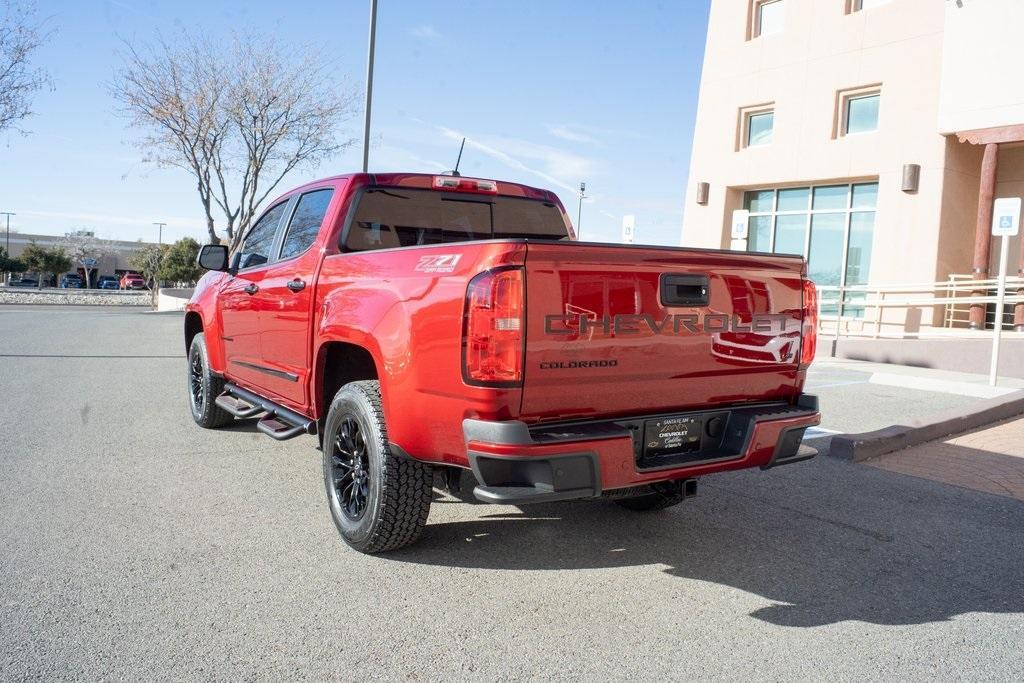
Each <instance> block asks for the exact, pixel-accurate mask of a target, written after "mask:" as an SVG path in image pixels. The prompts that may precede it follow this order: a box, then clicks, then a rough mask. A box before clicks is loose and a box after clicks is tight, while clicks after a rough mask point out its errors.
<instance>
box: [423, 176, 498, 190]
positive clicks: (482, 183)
mask: <svg viewBox="0 0 1024 683" xmlns="http://www.w3.org/2000/svg"><path fill="white" fill-rule="evenodd" d="M434 189H435V190H448V191H449V192H475V193H477V194H497V193H498V183H496V182H494V181H493V180H482V179H480V178H463V177H461V176H450V175H436V176H434Z"/></svg>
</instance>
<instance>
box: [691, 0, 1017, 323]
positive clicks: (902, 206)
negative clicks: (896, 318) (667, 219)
mask: <svg viewBox="0 0 1024 683" xmlns="http://www.w3.org/2000/svg"><path fill="white" fill-rule="evenodd" d="M1022 29H1024V1H1021V0H946V1H945V2H938V1H936V0H712V5H711V15H710V22H709V26H708V37H707V46H706V49H705V55H704V67H703V74H702V79H701V87H700V103H699V108H698V113H697V122H696V130H695V133H694V140H693V156H692V161H691V166H690V178H691V183H690V187H689V188H688V191H687V197H686V206H685V218H684V222H683V231H682V241H683V244H685V245H687V246H699V247H715V248H730V247H731V248H736V249H747V250H751V251H767V252H788V253H798V254H803V255H805V256H806V257H807V258H808V260H809V272H810V275H811V277H812V278H813V279H814V280H815V281H816V282H817V283H818V284H820V285H855V284H872V285H876V284H877V285H883V284H897V283H930V282H937V281H944V280H946V279H947V278H948V277H949V276H950V275H964V276H968V277H969V276H971V274H976V275H977V276H978V277H983V276H987V275H988V274H990V273H992V274H993V275H994V272H993V271H994V269H995V268H997V267H998V258H997V253H995V249H996V247H997V245H996V244H995V241H994V240H990V239H989V222H990V220H991V211H992V198H993V196H995V197H1003V196H1022V195H1024V77H1022V76H1021V73H1020V64H1021V57H1020V36H1021V31H1022ZM736 210H741V211H742V210H747V211H749V216H748V218H747V227H748V229H747V237H746V239H745V240H738V241H736V242H735V243H733V242H732V240H731V234H730V233H731V231H730V226H731V223H732V221H733V217H734V211H736ZM738 217H742V214H739V215H738ZM994 253H995V255H994ZM1011 253H1012V254H1013V257H1012V261H1011V264H1012V265H1011V268H1010V273H1011V274H1015V273H1016V272H1017V268H1018V265H1019V266H1020V267H1021V268H1024V252H1022V251H1021V245H1020V239H1019V238H1014V242H1013V244H1012V251H1011ZM1018 260H1020V263H1019V264H1018ZM1019 309H1020V310H1019V311H1018V315H1019V317H1020V318H1021V320H1020V322H1022V323H1024V305H1022V306H1020V307H1019ZM826 312H828V311H826ZM831 312H832V314H833V315H834V313H835V310H834V308H833V309H832V311H831ZM844 313H845V314H846V315H850V316H858V315H863V314H864V311H863V310H858V309H857V308H856V307H851V309H850V310H848V311H845V312H844ZM925 315H926V317H927V316H928V315H930V313H928V312H926V313H925ZM983 315H984V311H983V310H981V309H980V307H979V308H978V310H974V311H972V322H973V323H974V324H975V325H977V324H979V323H982V322H983V320H984V318H983ZM922 322H923V323H924V324H925V325H927V324H928V323H929V320H927V319H926V320H924V321H922ZM931 322H932V323H933V324H941V322H940V321H937V320H933V321H931Z"/></svg>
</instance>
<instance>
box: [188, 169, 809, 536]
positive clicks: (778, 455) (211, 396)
mask: <svg viewBox="0 0 1024 683" xmlns="http://www.w3.org/2000/svg"><path fill="white" fill-rule="evenodd" d="M199 264H200V265H201V266H203V267H204V268H206V269H208V270H209V271H211V272H208V273H206V274H205V275H204V276H203V278H202V279H201V280H200V282H199V284H198V286H197V287H196V290H195V294H194V295H193V297H192V299H191V301H190V302H189V303H188V306H187V308H186V315H185V330H184V331H185V347H186V350H187V354H188V397H189V402H190V405H191V409H192V416H193V417H194V419H195V421H196V422H197V423H198V424H199V425H200V426H202V427H206V428H214V427H219V426H222V425H226V424H228V423H230V422H231V421H232V420H234V419H236V418H243V419H245V418H257V417H258V418H259V420H258V422H256V428H257V429H258V430H259V431H261V432H263V433H265V434H267V435H269V436H271V437H273V438H275V439H288V438H291V437H295V436H298V435H300V434H312V435H317V436H318V438H319V442H320V449H321V450H322V452H323V475H324V482H325V485H326V489H327V501H328V508H329V510H330V514H331V517H332V518H333V521H334V523H335V525H336V526H337V528H338V530H339V531H340V533H341V536H342V537H343V538H344V540H345V541H346V542H347V543H348V544H349V545H350V546H352V547H353V548H355V549H357V550H359V551H362V552H367V553H374V552H381V551H387V550H392V549H395V548H399V547H401V546H404V545H407V544H409V543H411V542H413V541H414V540H416V538H417V537H418V536H419V535H420V533H421V532H422V530H423V528H424V525H425V524H426V521H427V513H428V511H429V509H430V503H431V498H432V486H433V482H434V480H435V474H443V475H444V476H443V477H442V476H439V477H438V480H439V481H440V482H448V483H449V484H450V483H451V482H452V481H455V482H458V481H459V478H460V476H462V475H464V474H465V473H467V472H468V471H471V472H472V477H473V478H475V484H476V485H475V488H474V489H473V493H474V495H475V496H476V498H478V499H479V500H481V501H484V502H488V503H501V504H514V505H522V504H526V503H533V502H546V501H556V500H569V499H579V498H597V497H608V498H611V499H614V500H615V501H616V502H618V503H619V504H621V505H622V506H623V507H625V508H629V509H631V510H638V511H643V510H657V509H662V508H665V507H668V506H670V505H675V504H676V503H679V502H681V501H682V500H684V499H685V498H686V497H688V496H691V495H693V493H695V491H696V478H697V477H699V476H703V475H706V474H712V473H715V472H721V471H725V470H735V469H741V468H748V467H761V468H770V467H775V466H777V465H783V464H789V463H794V462H798V461H801V460H806V459H808V458H810V457H813V456H814V455H815V454H816V452H815V450H814V449H813V448H810V447H809V446H806V445H803V444H802V443H801V441H802V438H803V434H804V430H805V429H806V428H807V427H809V426H812V425H816V424H818V423H819V420H820V416H819V412H818V404H817V400H816V398H815V397H814V396H810V395H807V394H804V393H803V392H802V389H803V384H804V379H805V375H806V371H807V368H808V366H809V365H810V363H811V361H812V359H813V358H814V351H815V343H816V322H817V303H816V298H817V297H816V290H815V288H814V285H813V284H812V283H811V282H810V281H809V280H808V279H807V276H806V264H805V262H804V261H803V259H802V258H800V257H798V256H785V255H769V254H753V253H746V252H735V251H717V250H701V249H682V248H669V247H654V246H623V245H617V244H597V243H581V242H577V241H574V236H573V231H572V226H571V225H570V222H569V220H568V218H567V216H566V213H565V210H564V208H563V207H562V205H561V203H560V202H559V200H558V198H557V197H556V196H555V195H554V194H553V193H552V192H549V191H546V190H542V189H535V188H532V187H527V186H524V185H519V184H515V183H508V182H499V181H493V180H482V179H476V178H465V177H460V176H453V175H441V176H432V175H423V174H365V173H356V174H351V175H344V176H337V177H332V178H327V179H324V180H320V181H317V182H314V183H310V184H308V185H305V186H303V187H300V188H298V189H295V190H293V191H291V192H288V193H286V194H285V195H284V196H282V197H280V198H279V199H277V200H275V201H274V202H272V203H271V204H270V207H269V208H268V209H267V210H266V211H265V212H263V214H262V216H261V217H260V218H259V219H258V220H256V221H255V222H254V223H253V224H252V226H251V228H250V229H249V230H248V232H247V234H246V235H245V237H244V239H243V240H242V242H241V244H240V246H239V247H238V248H237V249H236V250H235V252H234V253H233V254H230V255H229V252H228V249H227V248H226V247H224V246H222V245H206V246H204V247H203V248H202V249H201V251H200V254H199ZM468 476H469V475H468V474H465V477H466V478H467V479H468Z"/></svg>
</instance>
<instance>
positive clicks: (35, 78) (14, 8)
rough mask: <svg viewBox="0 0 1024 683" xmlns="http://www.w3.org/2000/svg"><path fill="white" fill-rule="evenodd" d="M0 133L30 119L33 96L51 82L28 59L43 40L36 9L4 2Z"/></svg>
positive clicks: (0, 30)
mask: <svg viewBox="0 0 1024 683" xmlns="http://www.w3.org/2000/svg"><path fill="white" fill-rule="evenodd" d="M0 12H2V15H0V131H4V130H6V129H8V128H17V125H18V122H19V121H21V120H23V119H25V118H26V117H28V116H31V115H32V96H33V95H35V94H36V92H38V91H39V90H40V89H42V88H43V86H45V85H46V84H47V83H49V82H50V80H49V76H48V75H47V73H46V72H45V71H44V70H43V69H40V68H34V67H33V66H32V64H31V59H32V57H33V55H34V53H35V52H36V50H37V49H38V48H39V46H40V45H42V44H43V42H44V41H45V40H46V33H44V32H43V28H42V23H41V22H39V21H37V20H36V14H35V6H34V5H32V4H20V3H18V2H14V1H13V0H5V1H4V2H3V5H2V8H0Z"/></svg>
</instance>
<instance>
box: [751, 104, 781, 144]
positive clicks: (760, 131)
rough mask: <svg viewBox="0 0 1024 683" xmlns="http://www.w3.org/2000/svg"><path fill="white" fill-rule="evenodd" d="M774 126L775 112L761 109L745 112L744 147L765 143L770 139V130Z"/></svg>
mask: <svg viewBox="0 0 1024 683" xmlns="http://www.w3.org/2000/svg"><path fill="white" fill-rule="evenodd" d="M774 127H775V112H774V111H762V112H757V113H750V114H747V135H746V141H745V143H746V144H745V145H744V146H745V147H756V146H757V145H767V144H768V143H769V142H771V141H772V130H773V129H774Z"/></svg>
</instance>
